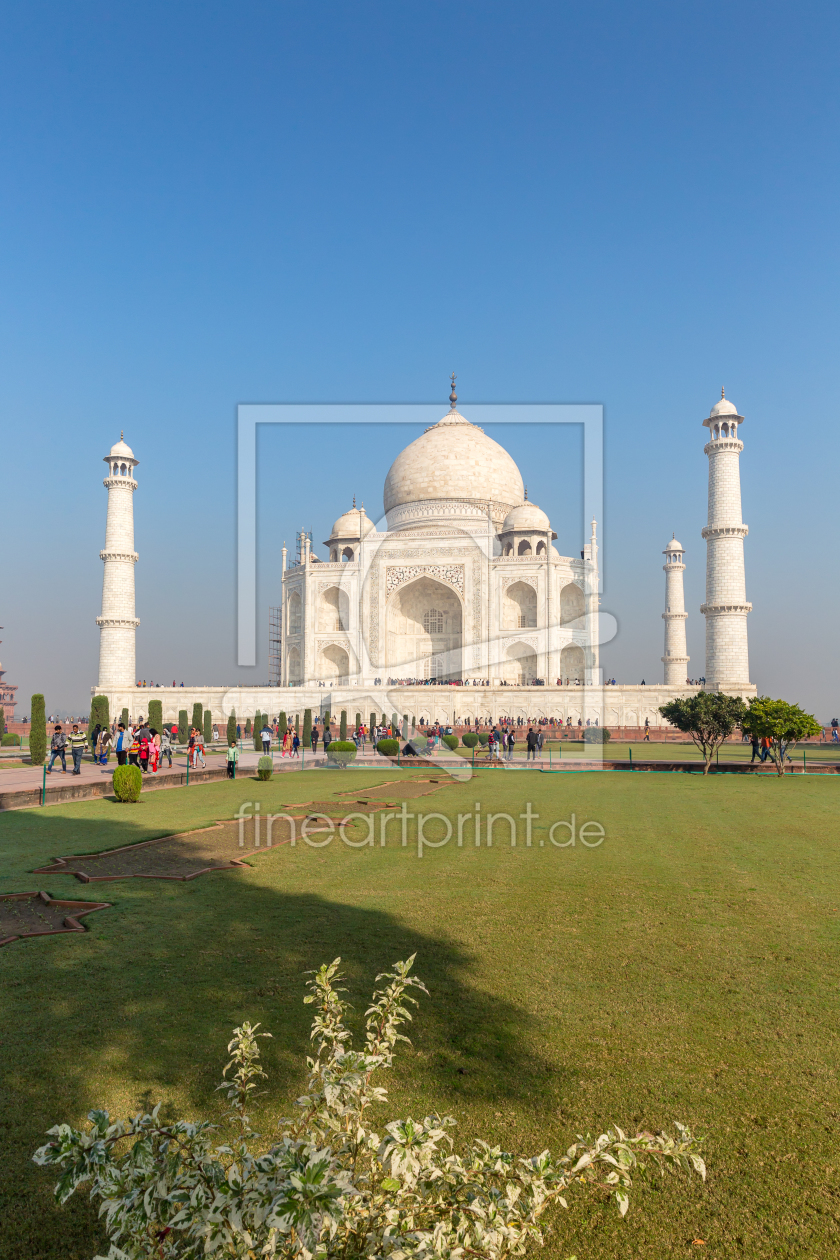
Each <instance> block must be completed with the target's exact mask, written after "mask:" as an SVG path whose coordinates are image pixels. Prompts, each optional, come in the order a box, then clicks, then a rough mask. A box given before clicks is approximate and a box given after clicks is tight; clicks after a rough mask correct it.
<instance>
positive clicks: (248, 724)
mask: <svg viewBox="0 0 840 1260" xmlns="http://www.w3.org/2000/svg"><path fill="white" fill-rule="evenodd" d="M245 734H246V735H250V734H251V719H250V718H246V719H245Z"/></svg>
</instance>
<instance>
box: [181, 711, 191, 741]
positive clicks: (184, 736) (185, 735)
mask: <svg viewBox="0 0 840 1260" xmlns="http://www.w3.org/2000/svg"><path fill="white" fill-rule="evenodd" d="M189 738H190V730H189V727H188V726H187V710H186V709H179V710H178V743H179V744H186V743H188V742H189Z"/></svg>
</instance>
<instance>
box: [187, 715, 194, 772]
mask: <svg viewBox="0 0 840 1260" xmlns="http://www.w3.org/2000/svg"><path fill="white" fill-rule="evenodd" d="M187 765H188V766H189V767H190V769H191V770H194V769H195V727H194V726H191V727H190V737H189V739H188V740H187Z"/></svg>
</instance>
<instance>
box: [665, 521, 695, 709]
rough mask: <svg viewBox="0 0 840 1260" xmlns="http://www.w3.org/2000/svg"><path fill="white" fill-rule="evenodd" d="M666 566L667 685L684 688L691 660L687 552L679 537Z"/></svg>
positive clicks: (673, 540)
mask: <svg viewBox="0 0 840 1260" xmlns="http://www.w3.org/2000/svg"><path fill="white" fill-rule="evenodd" d="M662 554H663V555H664V556H665V563H664V564H663V566H662V568H663V569H664V570H665V611H664V613H663V614H662V617H663V619H664V621H665V655H664V656H663V657H662V660H663V662H664V665H665V684H666V686H667V685H669V684H670V685H673V686H675V687H684V686H685V683H686V677H685V667H686V665H687V664H688V661H689V657H688V654H687V652H686V648H685V620H686V617H687V616H688V613H687V612H686V611H685V592H684V590H683V573H684V572H685V565H684V564H683V556H684V555H685V551H684V549H683V545H682V543H679V542H677V538H676V535H674V536H673V537H672V538H671V541H670V542H669V543H668V546H667V547H666V548H665V550H664V552H663V553H662Z"/></svg>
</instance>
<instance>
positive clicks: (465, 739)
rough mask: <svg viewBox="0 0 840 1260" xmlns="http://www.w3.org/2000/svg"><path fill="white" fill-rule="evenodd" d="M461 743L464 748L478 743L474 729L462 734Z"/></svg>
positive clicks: (473, 746)
mask: <svg viewBox="0 0 840 1260" xmlns="http://www.w3.org/2000/svg"><path fill="white" fill-rule="evenodd" d="M461 743H462V744H463V745H464V747H465V748H475V746H476V744H477V743H478V736H477V735H476V733H475V731H467V732H466V734H465V735H462V736H461Z"/></svg>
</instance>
